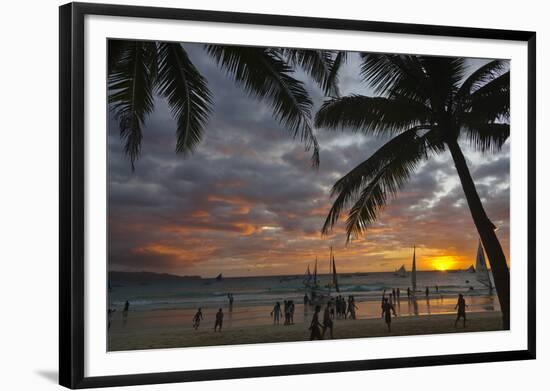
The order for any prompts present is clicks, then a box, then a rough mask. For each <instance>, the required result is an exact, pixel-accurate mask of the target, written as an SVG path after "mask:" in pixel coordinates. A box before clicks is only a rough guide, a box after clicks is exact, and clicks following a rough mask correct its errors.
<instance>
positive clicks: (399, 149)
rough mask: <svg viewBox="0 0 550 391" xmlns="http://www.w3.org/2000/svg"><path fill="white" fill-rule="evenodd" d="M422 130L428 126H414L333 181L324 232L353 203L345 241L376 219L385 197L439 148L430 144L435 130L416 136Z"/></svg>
mask: <svg viewBox="0 0 550 391" xmlns="http://www.w3.org/2000/svg"><path fill="white" fill-rule="evenodd" d="M423 129H427V128H426V127H423V126H422V127H420V126H419V127H414V128H411V129H409V130H407V131H405V132H403V133H401V134H399V135H398V136H396V137H394V138H393V139H391V140H390V141H388V142H387V143H386V144H384V145H383V146H382V147H380V148H379V149H378V150H377V151H376V152H375V153H374V154H373V155H372V156H371V157H370V158H368V159H367V160H365V161H364V162H362V163H361V164H359V165H358V166H357V167H355V168H354V169H353V170H351V171H350V172H349V173H347V174H346V175H345V176H343V177H342V178H341V179H340V180H338V181H337V182H336V183H335V184H334V186H333V188H332V191H331V197H336V198H335V200H334V202H333V205H332V207H331V209H330V211H329V213H328V215H327V218H326V220H325V223H324V225H323V229H322V232H323V234H327V233H328V232H329V231H330V230H331V229H332V227H334V225H335V224H336V222H337V221H338V219H339V217H340V215H341V213H342V212H343V211H344V210H345V209H347V208H348V207H349V206H350V205H351V204H352V203H354V205H353V206H352V208H351V210H350V213H349V215H348V220H347V223H346V224H347V231H348V241H349V239H350V237H351V236H352V234H359V233H360V232H362V231H363V230H364V229H365V228H366V226H367V225H368V224H371V223H372V222H373V221H374V220H375V218H376V214H377V213H378V211H379V209H381V208H382V207H383V206H384V205H385V204H386V200H387V198H388V197H389V196H392V195H394V194H395V193H396V191H397V190H398V189H399V188H400V187H401V186H402V185H403V183H404V182H405V181H406V180H407V179H408V178H409V176H410V175H411V174H412V172H414V170H415V168H416V167H417V165H418V163H419V162H420V161H422V160H423V159H425V158H427V156H428V153H429V152H430V151H435V152H438V151H439V150H440V149H438V148H437V147H436V145H435V144H433V145H432V143H433V142H434V141H435V139H434V135H435V134H436V132H434V131H433V130H429V131H428V132H426V133H424V134H423V135H419V133H420V131H421V130H423Z"/></svg>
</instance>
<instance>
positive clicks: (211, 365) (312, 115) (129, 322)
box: [59, 3, 536, 388]
mask: <svg viewBox="0 0 550 391" xmlns="http://www.w3.org/2000/svg"><path fill="white" fill-rule="evenodd" d="M535 73H536V72H535V33H534V32H527V31H509V30H488V29H481V28H480V29H474V28H463V27H448V26H432V25H414V24H399V23H386V22H383V23H382V22H369V21H359V20H337V19H320V18H310V17H297V16H281V15H258V14H246V13H228V12H212V11H203V10H184V9H167V8H154V7H134V6H118V5H102V4H84V3H71V4H67V5H64V6H62V7H60V174H59V175H60V247H59V250H60V279H59V280H60V288H59V289H60V319H59V324H60V338H59V340H60V347H59V349H60V353H59V357H60V364H59V365H60V384H62V385H63V386H66V387H69V388H86V387H103V386H121V385H136V384H152V383H167V382H184V381H197V380H213V379H229V378H240V377H259V376H280V375H293V374H305V373H325V372H337V371H357V370H367V369H381V368H400V367H412V366H430V365H446V364H459V363H477V362H487V361H505V360H523V359H533V358H535Z"/></svg>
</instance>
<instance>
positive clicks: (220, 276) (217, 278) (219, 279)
mask: <svg viewBox="0 0 550 391" xmlns="http://www.w3.org/2000/svg"><path fill="white" fill-rule="evenodd" d="M222 279H223V277H222V274H221V273H220V274H218V275H217V276H216V281H221V280H222Z"/></svg>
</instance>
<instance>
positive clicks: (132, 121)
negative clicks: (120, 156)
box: [108, 41, 156, 168]
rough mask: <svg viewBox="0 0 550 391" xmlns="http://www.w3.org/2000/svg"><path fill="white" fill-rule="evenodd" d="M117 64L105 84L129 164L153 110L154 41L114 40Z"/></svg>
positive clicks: (132, 161)
mask: <svg viewBox="0 0 550 391" xmlns="http://www.w3.org/2000/svg"><path fill="white" fill-rule="evenodd" d="M113 44H114V46H116V49H115V48H113V46H112V45H110V50H113V51H115V50H116V55H117V58H118V60H117V62H116V64H113V65H112V68H111V72H110V73H109V80H108V88H109V102H110V104H111V110H113V111H114V113H115V116H116V118H117V119H118V122H119V127H120V135H121V138H122V139H123V140H124V143H125V145H124V149H125V151H126V153H127V155H128V156H129V158H130V162H131V164H132V168H133V167H134V162H135V160H136V159H137V157H138V156H139V153H140V147H141V139H142V132H141V128H142V126H143V123H144V121H145V118H146V117H147V115H148V114H149V113H151V111H152V110H153V86H154V80H155V76H156V63H155V44H154V43H150V42H138V41H135V42H126V43H125V44H124V45H121V44H120V42H118V41H113Z"/></svg>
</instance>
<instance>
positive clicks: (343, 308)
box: [340, 297, 348, 319]
mask: <svg viewBox="0 0 550 391" xmlns="http://www.w3.org/2000/svg"><path fill="white" fill-rule="evenodd" d="M340 300H341V301H342V316H343V317H344V319H347V318H348V307H347V305H346V299H345V298H344V297H342V298H340Z"/></svg>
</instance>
